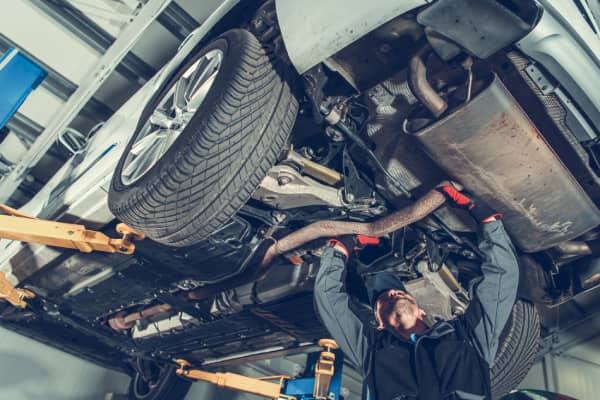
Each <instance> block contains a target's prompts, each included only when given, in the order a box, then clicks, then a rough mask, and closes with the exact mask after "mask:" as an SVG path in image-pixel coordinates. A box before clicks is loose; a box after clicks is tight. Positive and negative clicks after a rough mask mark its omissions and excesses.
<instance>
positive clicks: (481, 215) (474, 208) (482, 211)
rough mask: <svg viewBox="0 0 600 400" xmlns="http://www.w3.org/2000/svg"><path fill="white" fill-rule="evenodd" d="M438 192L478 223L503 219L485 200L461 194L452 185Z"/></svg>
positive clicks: (440, 188) (445, 186)
mask: <svg viewBox="0 0 600 400" xmlns="http://www.w3.org/2000/svg"><path fill="white" fill-rule="evenodd" d="M437 190H439V191H440V192H441V193H442V194H443V195H444V196H446V198H447V199H448V203H449V204H450V205H451V206H453V207H456V208H462V209H463V210H467V211H468V212H469V213H470V214H471V216H472V217H473V218H475V220H477V222H480V223H486V222H491V221H495V220H497V219H500V218H502V214H500V213H499V212H497V211H495V210H494V209H493V208H491V207H490V206H488V205H487V204H486V203H484V202H483V200H481V199H479V198H477V197H476V196H474V195H472V194H468V193H464V192H459V191H458V190H456V188H455V187H454V186H452V185H444V186H441V187H439V188H437Z"/></svg>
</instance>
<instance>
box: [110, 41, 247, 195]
mask: <svg viewBox="0 0 600 400" xmlns="http://www.w3.org/2000/svg"><path fill="white" fill-rule="evenodd" d="M236 39H238V40H236ZM240 40H242V39H241V36H240V35H239V33H238V32H237V31H236V30H232V31H228V32H225V33H224V34H223V35H221V36H219V37H218V38H217V39H215V40H214V41H212V42H211V43H209V44H208V45H206V46H205V47H203V48H202V49H201V50H200V51H198V53H197V55H195V56H194V57H193V58H192V59H191V60H189V61H188V62H187V63H186V64H184V65H183V66H182V67H181V68H179V70H178V72H177V73H176V74H175V75H174V76H173V77H172V78H171V79H170V80H169V82H168V83H167V84H166V85H165V86H164V87H163V88H162V89H161V90H160V91H159V94H158V95H156V96H154V97H153V100H152V101H150V102H149V103H148V105H147V106H146V108H145V109H144V111H143V112H142V117H141V118H140V121H139V123H138V125H137V127H136V130H135V134H134V135H133V136H132V138H131V139H130V140H129V142H128V143H127V146H125V149H124V151H123V153H122V155H121V158H120V159H119V162H118V163H117V166H116V169H115V172H114V174H113V177H112V180H111V190H110V193H109V205H113V204H114V205H116V206H118V205H119V204H120V203H121V202H124V201H125V202H126V201H127V199H130V198H131V197H132V196H136V195H137V193H136V192H139V191H142V192H145V188H146V187H147V186H148V185H152V184H154V182H155V181H156V179H157V177H156V174H158V173H160V171H163V170H164V169H166V168H169V167H170V165H172V164H173V160H174V159H175V158H176V157H177V156H178V153H181V149H182V148H185V147H186V146H182V145H181V143H182V142H184V143H187V145H190V144H191V143H192V140H193V137H194V135H195V134H197V132H198V131H201V130H202V126H203V125H204V124H206V122H207V119H208V118H210V116H211V115H212V113H213V111H214V109H215V108H216V107H217V105H218V104H219V102H220V99H221V97H222V93H223V92H224V90H223V89H224V88H225V87H226V86H228V85H229V84H230V81H231V78H232V76H233V75H234V74H235V72H236V70H237V69H238V64H239V62H240V59H239V57H236V55H238V54H239V51H240ZM214 49H219V50H222V51H223V61H222V63H221V68H220V70H219V72H218V74H217V77H216V78H215V81H214V83H213V85H212V86H211V88H210V90H209V92H208V94H207V96H206V98H205V99H204V101H203V102H202V104H201V105H200V107H199V108H198V110H196V112H195V114H194V115H193V116H192V118H191V119H190V121H189V122H188V124H187V126H186V127H185V128H184V129H183V131H182V132H181V133H180V135H179V136H178V137H177V139H176V140H175V141H174V142H173V144H172V145H171V147H170V148H169V149H168V150H167V151H166V152H165V154H163V156H162V157H161V158H160V160H158V162H157V163H156V164H155V165H154V166H152V168H150V170H148V171H147V172H146V173H145V174H144V175H143V176H142V177H140V178H139V179H138V180H137V181H135V182H133V183H132V184H130V185H125V184H123V182H122V180H121V173H122V170H123V167H124V164H125V160H126V159H127V155H128V154H129V152H130V151H131V148H132V147H133V144H134V143H135V142H136V140H137V138H138V136H139V135H140V133H141V131H142V128H143V127H144V126H145V124H146V122H147V120H148V118H149V117H150V115H151V114H152V113H153V112H154V110H155V109H156V107H157V105H158V104H159V103H160V101H161V100H162V99H163V98H164V96H165V95H166V94H167V93H168V91H169V90H170V89H171V88H172V87H173V86H174V85H175V84H176V83H177V81H178V80H179V78H181V76H182V75H183V74H184V73H185V71H186V70H187V69H188V68H189V67H190V66H192V65H193V64H194V63H195V62H196V61H198V59H199V58H201V57H202V56H204V55H205V54H206V53H208V52H209V51H211V50H214Z"/></svg>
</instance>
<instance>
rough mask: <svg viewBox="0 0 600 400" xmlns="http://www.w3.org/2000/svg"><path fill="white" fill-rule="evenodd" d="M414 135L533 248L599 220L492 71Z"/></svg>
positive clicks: (555, 241) (526, 247)
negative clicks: (481, 85) (464, 99)
mask: <svg viewBox="0 0 600 400" xmlns="http://www.w3.org/2000/svg"><path fill="white" fill-rule="evenodd" d="M413 135H414V136H415V137H416V138H417V139H418V140H419V141H420V143H421V144H422V145H423V146H424V148H425V151H426V152H427V153H428V154H429V156H430V157H431V158H432V159H433V160H434V161H435V162H436V163H437V164H438V165H440V166H441V167H442V168H443V169H444V170H445V171H446V173H447V174H448V175H449V176H450V177H451V178H453V179H456V180H457V181H459V182H461V183H462V184H463V185H464V186H465V187H466V189H467V190H469V191H471V192H473V193H474V194H476V195H477V196H479V197H481V198H482V199H483V200H485V201H486V202H488V203H489V204H490V205H491V206H492V207H494V208H495V209H497V210H499V211H500V212H502V213H503V214H504V218H503V220H504V224H505V226H506V228H507V230H508V232H509V233H510V235H511V237H512V238H513V241H514V242H515V244H516V245H517V246H518V247H519V248H520V249H521V250H523V251H525V252H535V251H539V250H543V249H547V248H549V247H552V246H555V245H557V244H559V243H561V242H564V241H566V240H571V239H574V238H576V237H577V236H579V235H581V234H583V233H585V232H586V231H588V230H590V229H592V228H594V227H595V226H597V225H598V224H600V212H599V210H598V209H597V208H596V207H595V205H594V204H593V203H592V201H591V200H590V198H589V197H588V196H587V194H586V193H585V192H584V191H583V189H582V188H581V186H580V185H579V183H578V182H577V181H576V180H575V178H574V177H573V176H572V175H571V173H570V172H569V171H568V170H567V168H566V167H565V166H564V165H563V163H562V162H561V160H560V159H559V158H558V157H557V155H556V154H555V153H554V151H553V150H552V149H551V148H550V146H549V145H548V144H547V143H546V141H545V140H544V138H543V137H542V135H541V134H540V132H539V131H538V130H537V128H536V127H535V125H534V124H533V123H532V122H531V120H530V119H529V118H528V117H527V115H526V114H525V112H524V111H523V110H522V109H521V107H520V106H519V105H518V103H517V102H516V100H515V99H514V98H513V97H512V95H511V94H510V92H509V91H508V89H506V87H505V86H504V85H503V84H502V82H501V81H500V79H499V78H498V77H497V76H494V77H493V80H492V81H491V83H490V84H489V86H487V87H486V88H485V89H483V90H482V91H481V92H480V93H479V94H478V95H476V96H475V97H474V98H473V99H472V100H471V101H470V102H469V103H467V104H465V105H463V106H461V107H459V108H458V109H456V110H454V111H453V112H451V113H450V114H449V115H447V116H446V117H444V118H442V119H440V120H438V121H436V122H434V123H433V124H432V125H430V126H428V127H426V128H424V129H421V130H419V131H417V132H415V133H413Z"/></svg>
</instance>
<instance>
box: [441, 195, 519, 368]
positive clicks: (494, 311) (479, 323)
mask: <svg viewBox="0 0 600 400" xmlns="http://www.w3.org/2000/svg"><path fill="white" fill-rule="evenodd" d="M442 190H443V191H444V192H445V194H446V195H447V197H448V198H449V202H450V203H451V204H452V205H455V206H456V205H457V206H459V207H461V206H464V205H465V203H467V206H466V207H463V208H466V209H467V210H468V211H469V212H470V213H471V215H472V216H473V218H475V219H476V220H477V222H478V223H479V224H480V225H479V249H480V250H481V252H482V253H483V256H484V260H483V263H482V264H481V272H482V274H483V277H482V279H481V280H480V281H479V282H478V283H476V284H475V286H474V291H473V299H472V300H471V304H470V305H469V307H468V309H467V311H466V313H465V315H464V317H463V319H464V320H465V321H466V322H467V324H468V325H469V327H470V329H471V330H472V332H473V334H474V339H475V341H476V342H477V343H476V344H477V345H478V346H479V350H480V353H481V355H482V357H483V358H484V359H485V360H486V361H487V363H488V364H489V365H492V363H493V361H494V357H495V356H496V352H497V351H498V345H499V343H498V342H499V338H500V334H501V333H502V329H504V326H505V325H506V322H507V321H508V318H509V316H510V313H511V311H512V306H513V305H514V303H515V300H516V298H517V287H518V285H519V264H518V262H517V255H516V252H515V249H514V247H513V244H512V242H511V240H510V238H509V236H508V234H507V233H506V231H505V230H504V225H503V224H502V221H500V218H501V215H500V214H498V213H496V212H494V211H493V210H492V209H491V208H490V207H489V206H487V205H486V204H485V203H483V202H482V201H481V200H479V199H477V198H475V197H474V196H470V197H469V196H468V195H465V194H463V193H460V192H457V191H456V190H454V189H453V188H452V187H448V186H444V187H443V188H442Z"/></svg>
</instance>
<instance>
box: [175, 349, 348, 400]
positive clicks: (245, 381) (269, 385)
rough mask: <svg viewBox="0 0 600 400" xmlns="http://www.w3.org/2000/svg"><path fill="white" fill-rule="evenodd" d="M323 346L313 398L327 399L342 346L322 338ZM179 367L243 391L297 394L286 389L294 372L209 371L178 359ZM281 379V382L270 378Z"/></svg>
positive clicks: (188, 373) (293, 399)
mask: <svg viewBox="0 0 600 400" xmlns="http://www.w3.org/2000/svg"><path fill="white" fill-rule="evenodd" d="M319 346H321V347H324V348H325V350H324V351H322V352H321V354H320V355H319V360H318V361H317V364H316V365H315V378H314V387H313V398H314V399H319V400H325V399H327V398H328V394H329V385H330V383H331V377H332V376H333V374H334V367H333V364H334V361H335V353H333V352H332V350H335V349H337V348H338V345H337V343H336V342H335V341H334V340H333V339H321V340H319ZM177 363H178V364H179V369H178V370H177V371H176V372H177V374H178V375H181V376H183V377H185V378H188V379H194V380H199V381H205V382H209V383H212V384H214V385H217V386H219V387H222V388H227V389H231V390H236V391H239V392H245V393H251V394H256V395H259V396H263V397H266V398H268V399H287V400H296V397H294V396H289V395H287V394H285V393H282V391H283V388H284V383H285V381H286V380H290V379H292V378H291V377H290V376H285V375H278V376H265V377H262V378H250V377H248V376H244V375H239V374H234V373H231V372H207V371H202V370H199V369H192V368H191V367H192V364H190V363H189V362H188V361H186V360H177ZM274 380H278V381H279V382H277V383H274V382H268V381H274Z"/></svg>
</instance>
